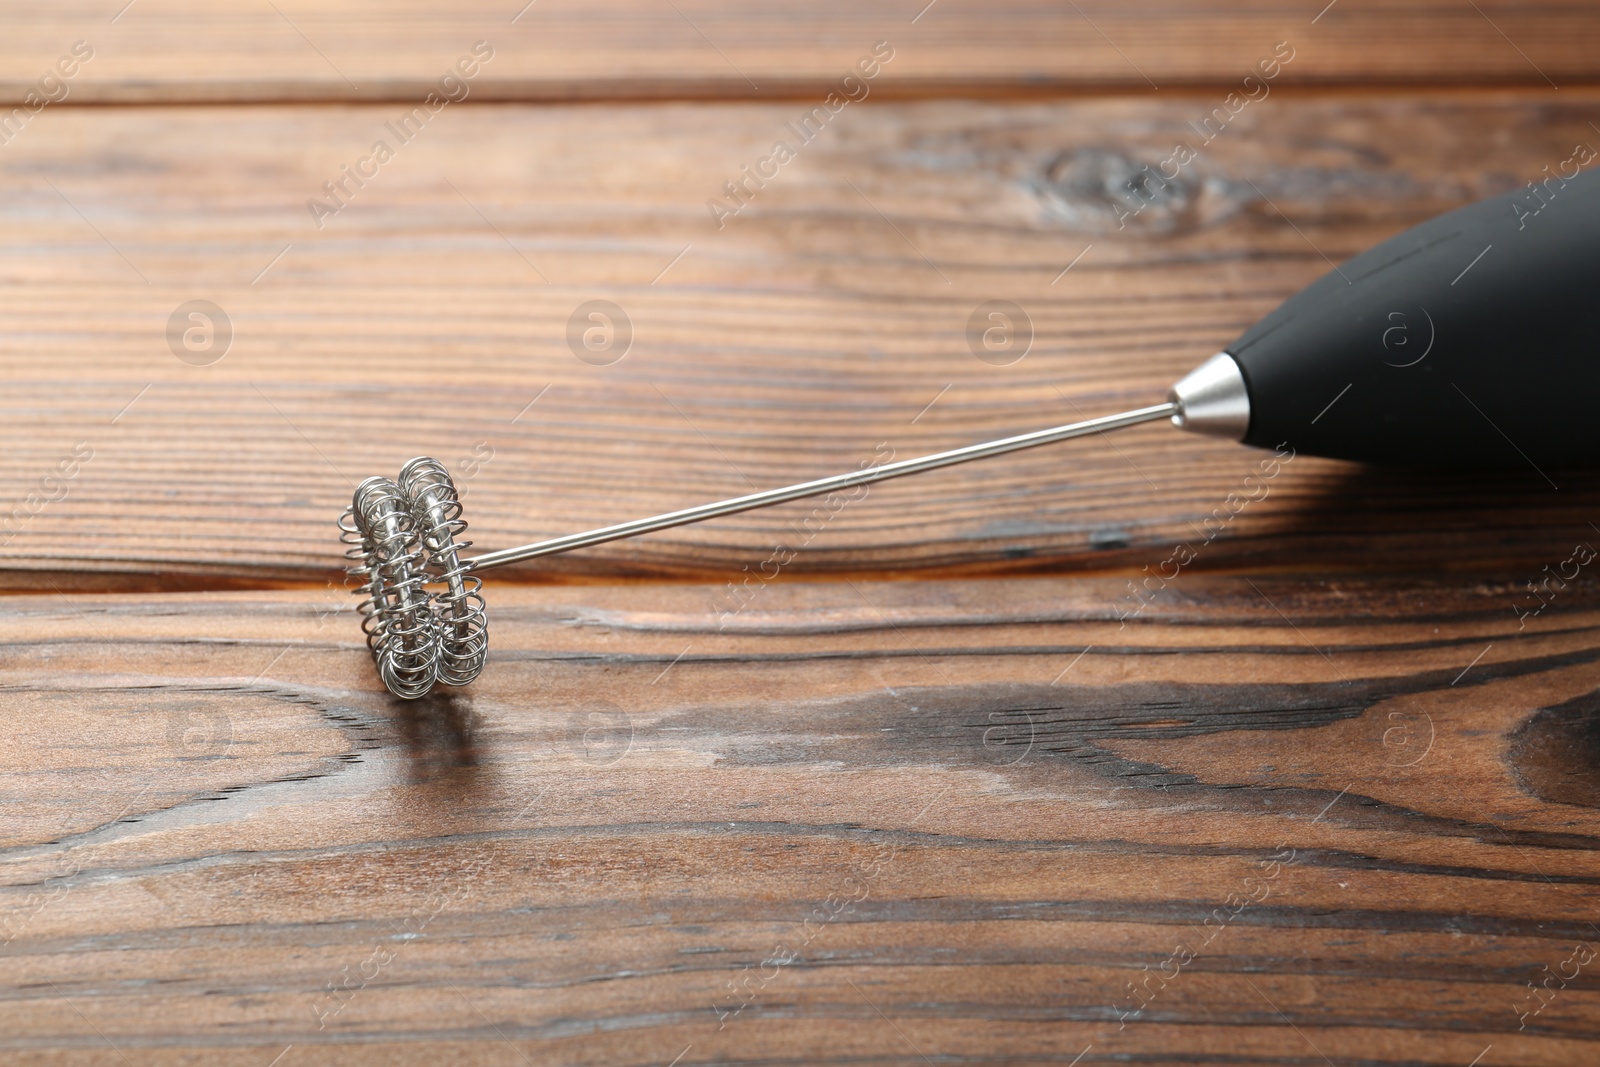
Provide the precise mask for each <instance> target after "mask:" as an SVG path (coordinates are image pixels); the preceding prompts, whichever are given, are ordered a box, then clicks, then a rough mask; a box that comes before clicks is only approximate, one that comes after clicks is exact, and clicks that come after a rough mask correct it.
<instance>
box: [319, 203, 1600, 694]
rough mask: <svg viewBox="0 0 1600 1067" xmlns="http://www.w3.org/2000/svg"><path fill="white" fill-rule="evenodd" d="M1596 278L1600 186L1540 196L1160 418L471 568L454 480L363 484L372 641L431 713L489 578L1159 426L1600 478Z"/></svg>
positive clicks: (1295, 331) (1164, 410)
mask: <svg viewBox="0 0 1600 1067" xmlns="http://www.w3.org/2000/svg"><path fill="white" fill-rule="evenodd" d="M1597 268H1600V172H1595V173H1592V174H1587V175H1582V176H1580V177H1576V178H1572V179H1563V178H1551V179H1547V180H1546V181H1545V182H1543V183H1542V184H1540V185H1537V186H1535V185H1533V184H1532V183H1530V185H1529V187H1528V188H1527V189H1525V190H1521V191H1518V192H1516V193H1510V194H1506V195H1504V196H1500V197H1495V198H1493V199H1489V200H1485V201H1481V202H1479V203H1476V204H1472V205H1469V206H1467V207H1464V208H1460V209H1458V210H1455V211H1452V212H1449V213H1448V214H1445V215H1441V216H1439V217H1438V218H1435V219H1432V220H1430V221H1428V222H1425V223H1423V224H1422V225H1420V226H1417V227H1415V228H1413V229H1410V230H1407V231H1406V232H1404V233H1402V234H1400V235H1399V236H1397V237H1393V238H1391V239H1389V240H1387V241H1385V242H1383V243H1382V244H1380V245H1378V246H1376V247H1375V248H1372V249H1370V250H1369V251H1367V252H1364V253H1362V254H1361V255H1359V256H1357V257H1355V258H1354V259H1352V260H1350V261H1349V262H1347V263H1345V264H1344V265H1343V266H1339V267H1335V268H1334V269H1333V271H1332V272H1331V273H1329V274H1326V275H1324V276H1323V277H1321V278H1319V279H1318V280H1317V281H1315V282H1313V283H1312V284H1311V285H1309V286H1307V287H1306V288H1305V289H1303V290H1301V291H1300V292H1299V293H1297V294H1295V295H1294V296H1292V297H1290V298H1289V299H1288V300H1286V301H1284V303H1283V304H1281V305H1279V307H1278V308H1277V309H1276V310H1274V311H1273V312H1272V313H1271V314H1269V315H1267V317H1266V318H1264V319H1262V320H1261V321H1260V322H1258V323H1257V324H1256V325H1255V326H1253V327H1251V328H1250V329H1249V330H1246V331H1245V333H1244V334H1243V335H1242V336H1241V337H1240V338H1239V339H1238V340H1237V341H1235V342H1234V343H1233V344H1231V345H1229V346H1228V347H1227V348H1226V349H1224V350H1223V351H1222V352H1219V353H1217V354H1216V355H1214V356H1212V357H1211V358H1210V359H1208V360H1206V361H1205V362H1204V363H1202V364H1201V365H1200V366H1199V367H1197V368H1196V369H1195V370H1194V371H1192V372H1191V373H1189V374H1188V375H1186V376H1185V377H1184V378H1183V379H1182V380H1181V381H1179V382H1178V383H1177V384H1176V385H1174V386H1173V387H1172V389H1171V391H1170V392H1169V393H1168V395H1167V399H1166V400H1165V401H1164V402H1162V403H1159V404H1152V405H1150V406H1148V407H1142V408H1136V409H1134V410H1132V411H1125V412H1122V413H1120V414H1116V415H1106V416H1102V417H1100V418H1096V419H1087V420H1084V421H1081V422H1075V423H1069V424H1067V425H1064V426H1057V427H1053V428H1050V429H1044V430H1037V431H1035V432H1033V433H1025V434H1020V435H1018V436H1015V437H1007V438H1003V439H1000V440H996V441H987V442H983V443H981V444H975V445H968V446H966V447H964V448H955V449H951V450H949V451H945V452H938V453H934V454H933V455H929V456H922V457H919V458H917V459H908V460H901V461H899V462H895V463H886V464H883V465H880V466H869V467H864V468H862V469H860V470H855V471H850V472H848V473H845V474H839V475H835V476H833V477H829V478H818V479H815V480H813V481H809V482H801V483H799V484H798V485H791V486H786V487H784V488H780V489H769V490H766V491H764V492H757V493H750V494H747V495H745V496H739V497H733V498H732V499H729V500H722V501H718V502H716V503H711V504H702V505H699V506H697V507H691V508H684V509H682V510H679V511H672V512H667V513H666V514H663V515H656V516H653V517H651V518H646V519H635V520H633V521H631V522H623V523H618V524H616V525H613V526H605V527H601V528H599V529H596V530H590V531H587V532H584V533H576V534H568V535H566V536H564V537H557V538H553V539H551V540H548V541H540V542H537V543H535V544H531V545H524V546H522V547H520V548H508V549H502V550H501V551H498V552H489V553H486V554H484V555H480V556H473V557H468V556H465V555H463V553H464V551H465V550H466V549H467V548H468V547H470V546H471V542H470V541H464V540H461V539H460V535H461V534H462V533H463V532H464V531H465V530H466V525H467V524H466V522H465V521H464V520H463V519H462V517H461V514H462V508H461V501H460V499H459V498H458V496H457V494H456V489H455V485H454V484H453V483H452V482H451V480H450V474H449V472H448V471H447V470H446V469H445V468H444V466H443V465H442V464H440V463H439V462H438V461H437V460H434V459H429V458H427V457H419V458H417V459H413V460H411V461H410V462H409V463H407V464H406V465H405V466H404V467H403V468H402V469H401V471H400V477H399V479H398V481H392V480H390V479H388V478H383V477H373V478H368V479H367V480H365V481H364V482H362V483H361V484H360V486H358V487H357V488H356V491H355V497H354V499H353V501H352V503H351V506H350V508H349V509H347V510H346V511H345V513H344V516H343V517H342V518H341V519H340V520H339V528H340V531H341V534H340V540H341V541H342V542H344V543H345V544H346V545H348V546H350V547H349V548H348V549H347V550H346V552H345V555H346V557H347V558H349V559H350V560H351V561H352V564H353V565H352V566H351V567H350V569H349V574H350V575H351V577H353V578H355V579H357V580H358V581H359V582H360V588H358V589H357V590H356V592H357V593H358V595H362V596H364V597H365V598H366V599H365V600H364V601H363V602H362V604H361V606H360V611H361V614H362V629H363V630H364V631H365V633H366V635H367V645H368V648H369V649H370V650H371V652H372V657H373V661H374V662H375V663H376V665H377V668H378V674H379V676H380V677H381V678H382V679H383V683H384V685H385V686H386V687H387V688H388V689H389V691H390V692H391V693H393V694H394V695H395V696H398V697H403V698H405V699H416V698H418V697H421V696H424V695H426V694H427V693H428V692H429V691H430V690H431V689H432V688H433V686H434V685H435V684H436V683H442V684H444V685H452V686H459V685H465V684H467V683H468V682H470V681H472V680H473V679H474V678H476V677H477V676H478V673H479V672H480V671H481V670H482V669H483V665H484V660H485V658H486V655H487V652H488V644H489V631H488V621H487V618H486V616H485V614H484V599H483V594H482V592H481V590H482V580H481V579H480V578H479V577H478V572H479V571H484V570H488V569H489V568H491V567H500V566H505V565H507V564H511V563H521V562H523V561H526V560H530V559H537V558H539V557H540V556H547V555H553V554H554V553H557V552H569V551H572V550H573V549H578V548H587V547H589V546H591V545H598V544H604V543H605V542H607V541H615V540H619V539H621V538H625V537H635V536H637V535H639V534H645V533H651V532H653V531H656V530H665V529H669V528H671V527H674V526H682V525H685V524H687V523H692V522H700V521H703V520H705V519H711V518H716V517H717V516H720V515H732V514H735V513H737V512H741V511H750V510H752V509H755V508H761V507H767V506H769V505H772V504H780V503H783V502H785V501H790V500H798V499H800V498H802V497H809V496H817V495H820V494H823V493H830V492H837V491H839V490H843V489H850V488H853V487H855V486H858V485H866V484H869V483H872V482H881V481H885V480H887V479H889V478H900V477H904V476H906V475H909V474H919V473H922V472H924V471H931V470H937V469H939V468H941V467H948V466H953V465H954V464H957V463H966V462H968V461H970V460H976V459H984V458H987V457H990V456H999V455H1003V454H1005V453H1008V452H1016V451H1019V450H1021V449H1025V448H1037V447H1039V446H1041V445H1047V444H1054V443H1055V442H1057V441H1065V440H1068V439H1070V438H1073V437H1082V436H1085V435H1087V434H1092V433H1101V432H1104V431H1108V430H1115V429H1120V428H1122V427H1124V426H1134V425H1137V424H1139V423H1143V422H1152V421H1154V420H1157V419H1170V420H1171V421H1172V423H1173V425H1175V426H1178V427H1179V428H1181V429H1185V430H1190V431H1192V432H1196V433H1202V434H1208V435H1212V436H1219V437H1227V438H1231V439H1233V440H1237V441H1242V442H1244V443H1245V444H1249V445H1256V446H1262V447H1268V448H1277V447H1283V446H1285V445H1286V446H1288V447H1290V448H1293V449H1294V450H1295V451H1296V452H1299V453H1308V454H1311V455H1320V456H1328V457H1332V458H1337V459H1349V460H1357V461H1365V462H1374V463H1389V464H1412V465H1433V466H1454V467H1474V468H1489V467H1508V466H1516V465H1526V466H1528V467H1531V468H1533V469H1534V470H1537V471H1538V472H1539V474H1540V476H1544V469H1545V467H1554V466H1563V467H1574V466H1596V465H1600V433H1597V432H1596V430H1597V427H1596V425H1595V422H1594V410H1595V397H1597V396H1600V332H1597V331H1600V294H1597V293H1596V288H1597V283H1600V271H1597ZM1547 480H1548V479H1547ZM1552 485H1553V483H1552Z"/></svg>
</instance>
